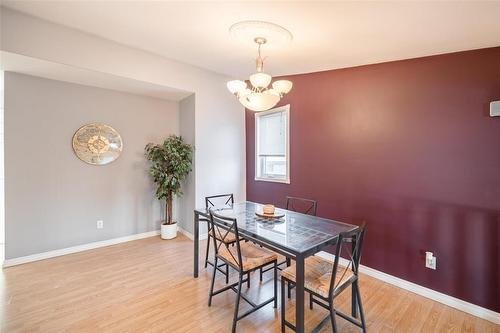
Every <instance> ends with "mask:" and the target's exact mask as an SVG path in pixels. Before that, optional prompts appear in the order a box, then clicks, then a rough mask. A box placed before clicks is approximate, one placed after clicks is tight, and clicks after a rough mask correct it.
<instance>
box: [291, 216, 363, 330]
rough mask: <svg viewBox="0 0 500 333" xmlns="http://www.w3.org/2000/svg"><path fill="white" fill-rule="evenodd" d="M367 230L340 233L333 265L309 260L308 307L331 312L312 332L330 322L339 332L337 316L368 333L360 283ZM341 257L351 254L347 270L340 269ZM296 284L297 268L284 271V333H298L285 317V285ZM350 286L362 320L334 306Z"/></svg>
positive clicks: (306, 274)
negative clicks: (336, 299) (321, 308)
mask: <svg viewBox="0 0 500 333" xmlns="http://www.w3.org/2000/svg"><path fill="white" fill-rule="evenodd" d="M365 230H366V227H365V224H363V225H362V226H361V227H359V228H358V229H356V230H354V231H351V232H348V233H341V234H340V235H339V239H338V242H337V244H336V246H335V259H334V261H333V262H331V261H329V260H326V259H323V258H320V257H318V256H311V257H308V258H306V260H305V271H304V288H305V291H307V292H308V293H309V296H310V298H309V307H310V308H311V309H313V304H318V305H320V306H321V307H323V308H325V309H326V310H328V311H329V318H328V317H327V318H325V320H323V321H322V322H321V323H320V324H319V325H318V326H317V327H316V328H315V329H314V330H313V332H317V331H319V329H320V328H321V327H322V326H323V324H325V323H326V322H327V321H328V320H330V321H331V323H332V330H333V332H334V333H336V332H337V324H336V319H335V316H337V315H338V316H340V317H342V318H344V319H345V320H347V321H349V322H351V323H353V324H354V325H356V326H359V327H361V329H362V330H363V332H364V333H366V323H365V315H364V312H363V305H362V301H361V294H360V292H359V283H358V282H359V277H358V269H359V262H360V260H361V252H362V249H363V241H364V236H365ZM353 244H355V245H353ZM342 254H347V255H348V259H347V260H348V264H347V265H346V266H345V267H342V266H339V258H340V257H341V255H342ZM295 281H296V270H295V265H292V266H290V267H288V268H286V269H284V270H283V271H282V272H281V332H285V327H289V328H291V329H293V330H295V326H294V325H293V324H291V323H290V322H288V321H287V320H286V318H285V312H286V309H285V282H288V283H289V284H290V283H291V284H295ZM349 286H352V290H353V293H354V294H355V299H356V304H357V307H358V309H359V315H360V319H361V321H359V320H357V319H356V318H355V317H352V316H349V315H347V314H344V313H342V312H340V311H339V310H337V309H335V307H334V305H333V301H334V299H335V298H336V297H337V296H338V295H339V294H340V293H341V292H342V291H344V290H346V289H347V288H348V287H349ZM356 313H357V311H355V310H354V309H353V314H356Z"/></svg>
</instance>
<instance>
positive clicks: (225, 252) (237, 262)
mask: <svg viewBox="0 0 500 333" xmlns="http://www.w3.org/2000/svg"><path fill="white" fill-rule="evenodd" d="M209 223H210V224H211V226H210V230H211V232H212V237H211V239H212V241H213V244H214V249H215V262H214V265H215V267H217V263H218V261H219V260H221V261H222V262H224V263H225V264H226V265H228V266H231V268H233V269H235V270H236V271H237V272H238V282H235V283H232V284H228V285H226V286H225V287H223V288H221V289H219V290H216V291H214V284H215V275H216V274H217V271H218V270H217V269H214V270H213V274H212V281H211V284H210V293H209V297H208V306H211V305H212V297H213V296H215V295H217V294H220V293H222V292H224V291H227V290H230V289H231V290H233V291H234V292H236V304H235V309H234V316H233V326H232V332H233V333H234V332H236V324H237V322H238V321H239V320H241V319H243V318H245V317H246V316H248V315H249V314H251V313H253V312H254V311H256V310H258V309H260V308H262V307H263V306H265V305H267V304H269V303H271V302H274V304H273V307H274V308H276V307H277V305H278V297H277V289H278V284H277V283H278V270H277V267H276V264H277V255H276V254H275V253H273V252H272V251H269V250H266V249H264V248H262V247H259V246H257V245H255V244H253V243H251V242H240V235H239V232H238V223H237V220H236V219H233V218H228V217H225V216H222V215H218V214H216V213H215V212H213V211H210V222H209ZM230 234H233V235H234V236H235V238H236V242H235V246H232V247H226V246H222V245H223V244H225V243H224V240H225V238H226V237H228V235H230ZM216 235H221V236H222V239H220V240H219V239H218V237H217V236H216ZM268 264H273V267H274V296H273V297H271V298H270V299H268V300H266V301H264V302H262V303H260V304H256V303H254V302H253V301H252V300H250V299H249V298H248V297H247V296H245V295H244V294H242V293H241V288H242V284H243V283H244V282H248V280H249V279H250V273H251V272H253V271H255V270H258V269H260V268H261V267H262V266H265V265H268ZM226 284H227V283H226ZM241 299H243V300H244V301H246V302H247V303H248V304H250V305H251V306H252V308H251V309H250V310H248V311H246V312H244V313H243V314H241V315H240V314H239V305H240V300H241Z"/></svg>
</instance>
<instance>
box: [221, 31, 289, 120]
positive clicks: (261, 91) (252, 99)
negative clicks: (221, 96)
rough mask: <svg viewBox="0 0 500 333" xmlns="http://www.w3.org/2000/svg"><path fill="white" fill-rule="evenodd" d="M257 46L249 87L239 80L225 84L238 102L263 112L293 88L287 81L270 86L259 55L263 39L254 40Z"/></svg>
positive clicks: (269, 79)
mask: <svg viewBox="0 0 500 333" xmlns="http://www.w3.org/2000/svg"><path fill="white" fill-rule="evenodd" d="M254 41H255V42H256V43H257V44H258V45H259V49H258V52H259V55H258V57H257V59H256V64H257V72H256V73H254V74H252V75H250V78H249V81H250V86H249V85H248V84H247V83H246V82H245V81H241V80H232V81H229V82H228V83H227V89H228V90H229V91H230V92H231V93H232V94H234V95H235V96H236V97H237V98H238V100H239V102H240V103H241V104H242V105H243V106H244V107H245V108H247V109H249V110H252V111H257V112H259V111H265V110H269V109H271V108H273V107H274V106H275V105H276V104H278V102H279V101H280V99H281V98H282V97H283V96H284V95H285V94H287V93H288V92H289V91H290V90H291V89H292V86H293V83H292V82H291V81H288V80H277V81H274V82H273V83H272V84H271V81H272V76H271V75H269V74H266V73H264V72H263V68H264V59H262V57H261V55H260V47H261V45H263V44H265V43H266V39H265V38H259V37H258V38H255V40H254Z"/></svg>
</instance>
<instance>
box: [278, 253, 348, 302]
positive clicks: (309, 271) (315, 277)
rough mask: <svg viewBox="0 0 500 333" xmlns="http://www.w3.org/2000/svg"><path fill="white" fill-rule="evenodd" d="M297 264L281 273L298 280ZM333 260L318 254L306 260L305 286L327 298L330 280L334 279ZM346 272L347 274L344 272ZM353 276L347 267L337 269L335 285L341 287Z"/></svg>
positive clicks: (290, 278)
mask: <svg viewBox="0 0 500 333" xmlns="http://www.w3.org/2000/svg"><path fill="white" fill-rule="evenodd" d="M295 272H296V266H295V264H293V265H291V266H290V267H287V268H286V269H284V270H283V271H282V272H281V275H282V276H283V277H285V278H286V279H288V280H290V281H292V282H295V281H296V274H295ZM332 272H333V262H331V261H329V260H326V259H323V258H320V257H318V256H311V257H308V258H306V260H305V271H304V277H305V283H304V287H305V288H306V289H309V290H310V291H312V292H315V293H317V294H319V295H321V296H323V297H325V298H327V297H328V293H329V290H330V281H331V279H332ZM344 272H345V274H344ZM352 276H353V274H352V271H351V270H350V269H347V270H346V268H345V267H340V266H339V268H338V269H337V275H336V276H335V286H336V287H339V286H341V285H342V284H343V283H345V282H347V281H348V280H349V279H350V278H351V277H352Z"/></svg>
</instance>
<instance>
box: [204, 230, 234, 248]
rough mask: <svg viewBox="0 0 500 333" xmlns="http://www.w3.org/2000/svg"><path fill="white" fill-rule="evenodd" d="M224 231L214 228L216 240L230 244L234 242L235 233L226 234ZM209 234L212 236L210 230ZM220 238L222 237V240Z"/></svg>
mask: <svg viewBox="0 0 500 333" xmlns="http://www.w3.org/2000/svg"><path fill="white" fill-rule="evenodd" d="M226 232H227V231H226V230H223V229H218V228H215V238H217V240H218V241H220V242H223V243H225V244H231V243H234V242H236V235H235V234H233V233H232V232H230V233H228V234H227V235H226ZM210 236H212V231H210ZM224 236H226V237H224ZM222 238H224V240H223V239H222Z"/></svg>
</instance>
